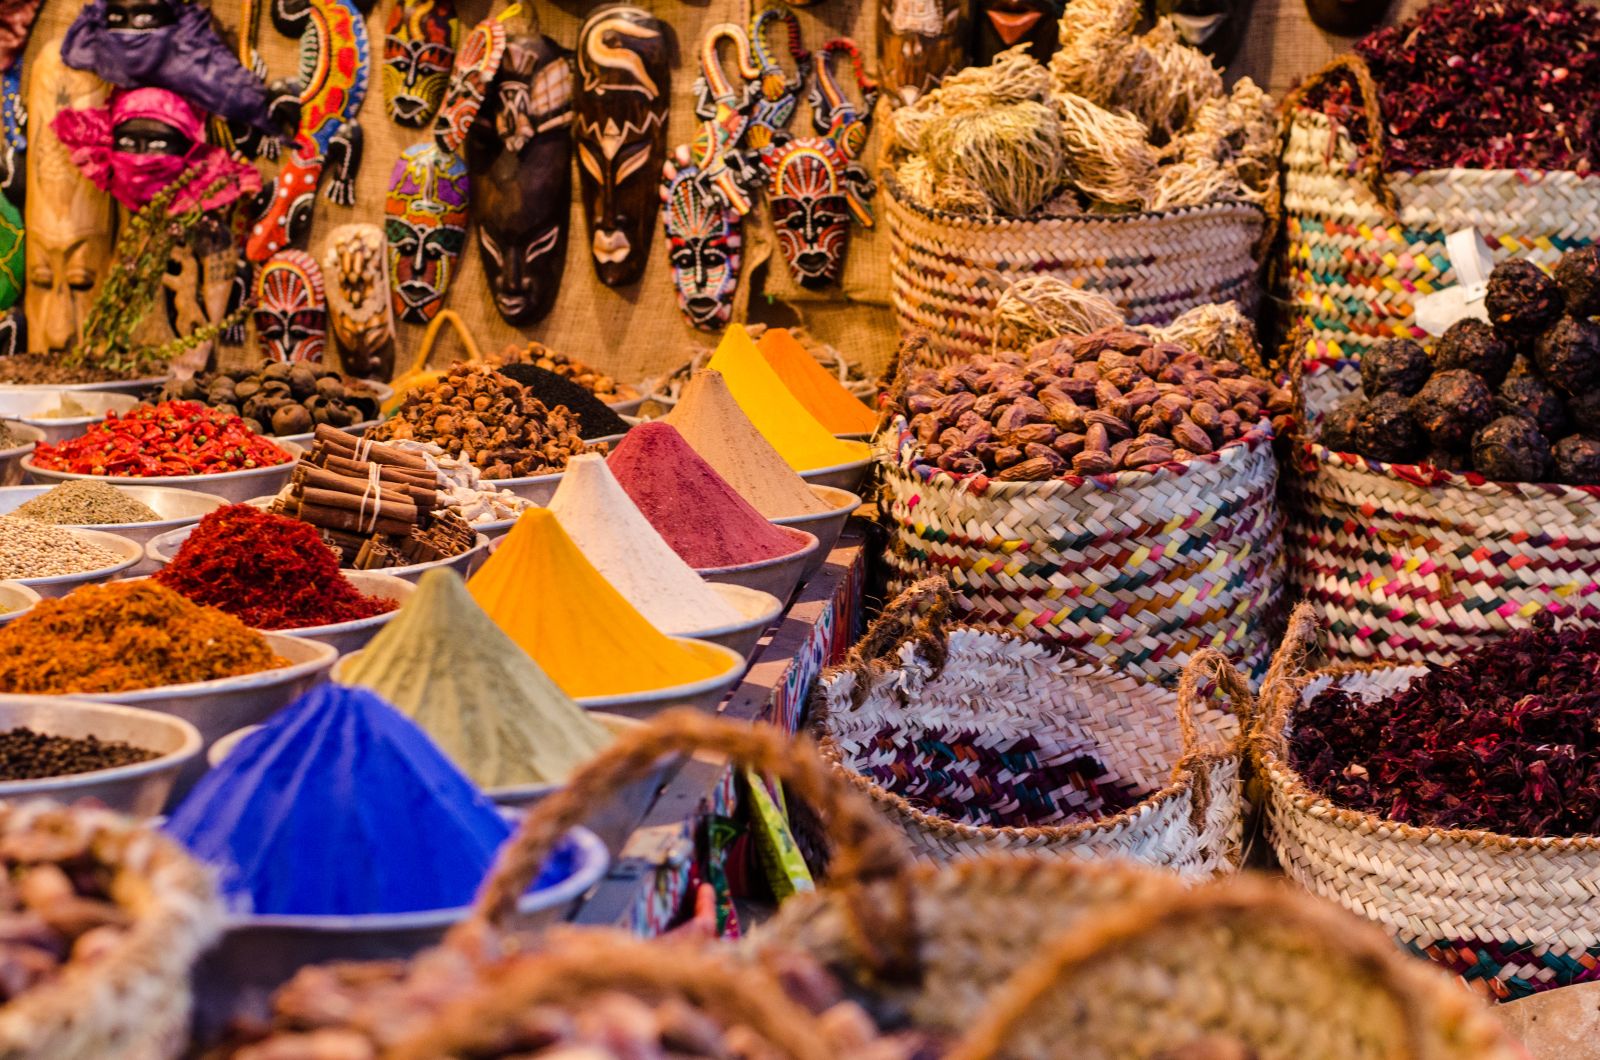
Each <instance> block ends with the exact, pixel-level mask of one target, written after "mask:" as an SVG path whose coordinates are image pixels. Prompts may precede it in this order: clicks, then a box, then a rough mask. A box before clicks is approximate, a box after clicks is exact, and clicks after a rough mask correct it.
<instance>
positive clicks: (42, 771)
mask: <svg viewBox="0 0 1600 1060" xmlns="http://www.w3.org/2000/svg"><path fill="white" fill-rule="evenodd" d="M155 757H156V753H155V752H154V751H147V750H145V749H144V748H143V747H134V746H133V745H132V744H127V743H123V742H122V741H120V740H101V739H99V738H98V737H95V736H85V737H83V738H82V739H78V738H76V737H72V736H51V735H49V734H48V733H42V732H34V731H33V730H32V729H29V728H25V727H19V728H15V729H9V730H7V731H5V732H0V780H38V779H40V778H42V777H64V776H68V775H69V774H72V773H92V772H94V771H95V770H97V769H114V768H116V767H117V766H127V765H132V764H133V763H135V762H148V761H149V760H150V759H152V758H155Z"/></svg>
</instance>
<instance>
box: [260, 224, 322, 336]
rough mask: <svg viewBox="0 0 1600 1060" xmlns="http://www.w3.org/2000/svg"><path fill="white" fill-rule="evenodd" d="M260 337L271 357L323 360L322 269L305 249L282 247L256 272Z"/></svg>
mask: <svg viewBox="0 0 1600 1060" xmlns="http://www.w3.org/2000/svg"><path fill="white" fill-rule="evenodd" d="M255 321H256V338H257V339H259V340H260V342H261V355H262V356H263V357H265V358H266V359H267V360H270V361H320V360H322V351H323V350H324V349H325V348H326V347H327V344H328V303H327V300H326V298H324V296H323V288H322V270H321V269H319V268H318V267H317V263H316V262H315V261H313V260H312V259H311V255H310V254H307V253H306V252H305V251H303V250H280V251H278V252H277V253H276V254H274V255H272V257H271V258H269V259H267V263H266V264H265V265H263V266H261V270H260V271H259V272H258V273H257V274H256V311H255Z"/></svg>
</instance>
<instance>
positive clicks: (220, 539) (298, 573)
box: [152, 504, 395, 630]
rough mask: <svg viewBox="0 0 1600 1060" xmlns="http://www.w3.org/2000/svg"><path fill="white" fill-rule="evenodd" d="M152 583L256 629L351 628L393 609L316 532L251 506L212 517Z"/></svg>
mask: <svg viewBox="0 0 1600 1060" xmlns="http://www.w3.org/2000/svg"><path fill="white" fill-rule="evenodd" d="M152 577H153V578H154V579H155V580H156V581H158V582H160V583H161V584H162V585H165V586H166V587H167V588H169V589H171V590H173V591H174V592H179V593H182V594H183V595H184V596H186V597H188V598H189V599H190V600H193V601H195V602H196V603H200V604H206V605H207V606H209V607H215V608H218V609H220V610H222V611H226V612H227V613H228V614H230V615H233V616H234V617H236V618H238V619H239V621H241V622H243V623H244V624H245V625H247V626H254V627H255V628H256V629H267V630H274V629H303V628H305V627H307V626H326V625H332V624H333V623H336V622H354V621H356V620H357V619H362V618H371V617H372V616H374V615H381V614H383V613H385V612H387V611H392V610H394V607H395V603H394V601H393V600H384V599H381V598H379V597H376V596H367V595H366V594H365V593H363V592H361V591H360V590H359V589H357V588H356V587H355V586H354V585H351V584H350V582H349V581H348V580H346V578H345V576H344V574H343V573H342V572H341V571H340V569H339V557H338V556H337V555H335V554H334V552H333V550H332V549H330V548H329V547H328V546H327V545H325V544H323V543H322V539H321V538H320V537H319V536H317V530H316V527H314V526H311V525H310V524H308V523H302V522H301V521H300V520H298V519H290V518H289V517H287V516H283V515H275V514H273V513H272V512H265V511H262V510H261V509H260V508H257V507H255V506H254V505H250V504H230V505H228V506H227V507H224V508H218V509H217V510H216V511H214V512H211V513H209V514H207V515H206V517H205V518H204V519H201V520H200V523H199V525H197V526H196V527H195V528H194V530H193V531H191V532H190V534H189V536H188V538H187V539H186V540H185V541H184V543H183V547H182V548H180V549H178V554H177V555H176V556H174V557H173V558H172V562H171V563H169V564H167V565H166V566H165V567H163V568H161V569H160V570H159V571H157V572H156V573H155V574H153V575H152Z"/></svg>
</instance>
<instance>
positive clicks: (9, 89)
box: [0, 63, 28, 210]
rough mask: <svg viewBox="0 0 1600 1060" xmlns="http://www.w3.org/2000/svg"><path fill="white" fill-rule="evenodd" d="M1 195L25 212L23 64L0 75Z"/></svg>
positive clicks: (25, 117)
mask: <svg viewBox="0 0 1600 1060" xmlns="http://www.w3.org/2000/svg"><path fill="white" fill-rule="evenodd" d="M0 123H3V125H4V138H3V139H0V195H4V196H5V197H6V198H7V199H9V200H10V201H11V205H13V206H15V207H16V208H17V209H19V210H20V209H22V205H23V195H24V193H25V192H26V190H27V179H26V176H25V175H26V173H27V170H28V112H27V108H25V107H24V106H23V105H22V64H21V63H13V64H12V65H11V67H10V68H9V69H7V70H6V72H5V73H4V74H3V75H0Z"/></svg>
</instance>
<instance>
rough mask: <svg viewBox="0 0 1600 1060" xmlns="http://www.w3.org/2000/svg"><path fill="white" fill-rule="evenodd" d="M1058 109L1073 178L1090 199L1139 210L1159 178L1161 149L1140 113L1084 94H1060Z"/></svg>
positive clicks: (1079, 188) (1065, 149)
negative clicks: (1122, 111)
mask: <svg viewBox="0 0 1600 1060" xmlns="http://www.w3.org/2000/svg"><path fill="white" fill-rule="evenodd" d="M1056 114H1057V115H1058V117H1059V121H1060V123H1061V132H1062V149H1063V151H1064V152H1065V154H1066V158H1067V165H1068V170H1069V177H1070V179H1071V180H1072V182H1073V183H1074V184H1076V185H1077V187H1078V190H1079V191H1081V192H1083V193H1084V194H1085V195H1087V196H1089V197H1090V198H1091V199H1095V200H1098V201H1099V202H1103V203H1107V204H1109V205H1112V206H1127V207H1131V208H1133V209H1138V208H1140V207H1141V206H1143V205H1144V202H1145V199H1146V198H1147V197H1148V196H1149V194H1150V190H1151V185H1152V182H1153V180H1154V178H1155V170H1156V152H1155V148H1153V147H1151V146H1150V142H1149V140H1148V139H1147V133H1146V130H1145V127H1144V126H1143V125H1142V124H1140V123H1139V121H1138V119H1137V118H1132V117H1129V116H1128V115H1126V114H1113V113H1111V112H1110V111H1109V110H1106V109H1105V108H1104V107H1099V106H1096V105H1095V104H1094V103H1091V102H1090V101H1088V100H1087V99H1084V98H1083V97H1081V96H1060V97H1057V99H1056Z"/></svg>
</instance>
